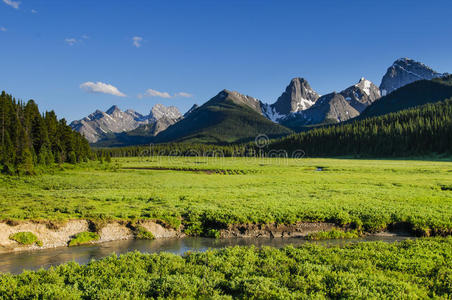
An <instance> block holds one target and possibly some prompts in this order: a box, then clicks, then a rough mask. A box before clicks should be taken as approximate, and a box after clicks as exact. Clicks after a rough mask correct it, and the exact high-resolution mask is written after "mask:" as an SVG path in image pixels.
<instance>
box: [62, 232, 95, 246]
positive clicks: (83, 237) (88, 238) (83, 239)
mask: <svg viewBox="0 0 452 300" xmlns="http://www.w3.org/2000/svg"><path fill="white" fill-rule="evenodd" d="M99 239H100V236H99V234H97V233H96V232H89V231H85V232H80V233H77V234H76V235H75V236H74V238H73V239H72V240H71V241H70V242H69V246H78V245H84V244H89V243H91V242H94V241H98V240H99Z"/></svg>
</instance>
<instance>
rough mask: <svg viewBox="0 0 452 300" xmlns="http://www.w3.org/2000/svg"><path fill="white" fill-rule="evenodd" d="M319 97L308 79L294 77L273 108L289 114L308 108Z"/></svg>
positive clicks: (280, 112) (282, 113)
mask: <svg viewBox="0 0 452 300" xmlns="http://www.w3.org/2000/svg"><path fill="white" fill-rule="evenodd" d="M319 97H320V95H319V94H317V93H316V92H315V91H314V90H313V89H312V88H311V86H310V85H309V83H308V81H307V80H306V79H304V78H293V79H292V80H291V81H290V83H289V85H288V86H287V87H286V90H285V91H284V92H283V93H282V95H281V96H280V97H279V98H278V100H276V102H275V103H274V104H273V105H272V108H273V110H274V112H275V113H277V114H279V115H287V114H289V113H293V112H297V111H301V110H305V109H308V108H309V107H311V106H312V105H313V104H314V103H315V101H317V99H318V98H319Z"/></svg>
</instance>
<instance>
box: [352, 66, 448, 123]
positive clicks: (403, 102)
mask: <svg viewBox="0 0 452 300" xmlns="http://www.w3.org/2000/svg"><path fill="white" fill-rule="evenodd" d="M450 97H452V75H448V76H445V77H442V78H435V79H433V80H419V81H415V82H413V83H410V84H408V85H406V86H403V87H401V88H399V89H397V90H395V91H394V92H392V93H391V94H389V95H387V96H385V97H382V98H380V99H379V100H377V101H375V102H374V103H373V104H372V105H370V106H369V107H367V108H366V110H364V111H363V113H362V114H361V115H360V117H359V118H367V117H372V116H379V115H384V114H387V113H391V112H396V111H399V110H402V109H407V108H410V107H414V106H418V105H422V104H426V103H432V102H438V101H441V100H444V99H447V98H450Z"/></svg>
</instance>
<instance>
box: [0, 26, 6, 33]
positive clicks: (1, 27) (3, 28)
mask: <svg viewBox="0 0 452 300" xmlns="http://www.w3.org/2000/svg"><path fill="white" fill-rule="evenodd" d="M0 31H3V32H5V31H8V29H6V28H5V27H3V26H0Z"/></svg>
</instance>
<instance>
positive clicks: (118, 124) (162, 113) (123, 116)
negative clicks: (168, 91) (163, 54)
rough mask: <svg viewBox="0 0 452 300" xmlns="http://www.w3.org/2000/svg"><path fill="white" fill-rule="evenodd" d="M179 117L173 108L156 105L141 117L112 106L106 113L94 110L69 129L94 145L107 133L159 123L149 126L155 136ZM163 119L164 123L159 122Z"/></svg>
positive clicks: (133, 112) (72, 124)
mask: <svg viewBox="0 0 452 300" xmlns="http://www.w3.org/2000/svg"><path fill="white" fill-rule="evenodd" d="M181 117H182V115H181V113H180V112H179V110H178V109H177V108H176V107H175V106H170V107H166V106H164V105H162V104H156V105H155V106H154V107H153V108H152V110H151V112H150V114H149V115H147V116H143V115H141V114H139V113H137V112H135V111H134V110H131V109H128V110H126V111H121V109H119V107H118V106H116V105H113V106H112V107H110V108H109V109H108V110H107V111H106V112H103V111H101V110H96V111H95V112H94V113H92V114H90V115H89V116H88V117H85V118H83V119H81V120H76V121H73V122H72V123H71V127H72V128H73V129H74V130H77V131H78V132H80V133H81V134H83V135H84V136H85V137H86V139H87V140H88V141H89V142H90V143H95V142H97V141H99V140H100V139H102V138H103V137H104V136H105V135H107V134H109V133H119V132H124V131H130V130H134V129H136V128H137V127H139V126H142V125H153V124H155V123H157V122H159V124H158V126H157V125H155V126H151V128H153V129H154V131H155V132H154V134H157V133H158V132H160V131H162V130H164V129H166V128H167V127H168V126H169V125H171V124H174V123H175V122H176V121H177V120H178V119H180V118H181ZM163 119H164V121H162V122H160V120H163Z"/></svg>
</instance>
